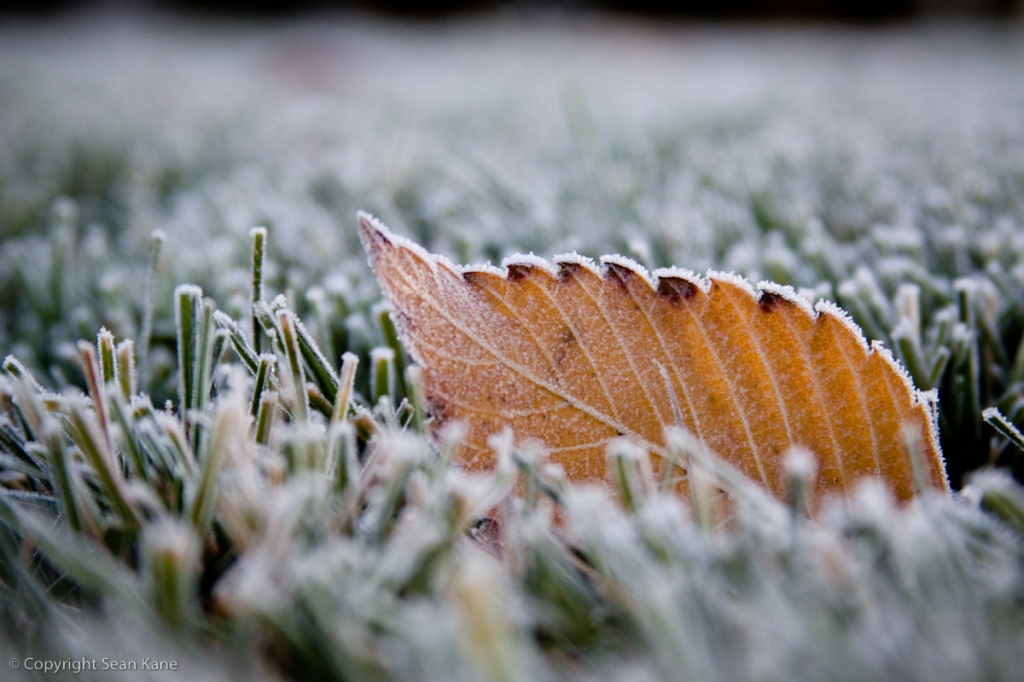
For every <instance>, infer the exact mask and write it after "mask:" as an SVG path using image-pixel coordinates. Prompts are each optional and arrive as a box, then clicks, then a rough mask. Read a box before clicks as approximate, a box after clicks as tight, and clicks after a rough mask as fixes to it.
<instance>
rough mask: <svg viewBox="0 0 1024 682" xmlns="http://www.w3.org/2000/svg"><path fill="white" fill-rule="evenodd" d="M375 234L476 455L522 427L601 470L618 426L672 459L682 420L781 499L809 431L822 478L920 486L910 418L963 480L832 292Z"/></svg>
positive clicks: (927, 406)
mask: <svg viewBox="0 0 1024 682" xmlns="http://www.w3.org/2000/svg"><path fill="white" fill-rule="evenodd" d="M359 230H360V236H361V238H362V240H363V244H364V246H365V247H366V250H367V252H368V253H369V260H370V265H371V267H372V268H373V270H374V272H375V273H376V275H377V279H378V280H379V281H380V285H381V288H382V289H383V291H384V294H385V295H386V296H387V298H388V300H389V301H390V302H391V304H392V306H393V307H394V311H393V313H392V315H393V317H394V320H395V324H396V326H397V328H398V330H399V333H400V335H401V338H402V342H403V343H404V344H405V347H406V349H408V351H409V353H410V354H411V355H412V357H413V359H414V360H415V361H416V362H417V363H419V364H420V365H422V368H423V374H422V376H423V389H424V393H425V396H426V399H427V402H428V405H429V407H430V410H431V412H432V415H433V417H434V419H435V421H436V422H437V423H443V422H445V421H447V420H458V421H461V422H463V423H464V424H465V425H466V428H467V437H466V443H465V449H464V454H463V462H462V464H463V465H464V466H466V467H468V468H489V467H491V466H493V464H494V453H493V450H492V449H491V448H490V447H488V445H487V440H488V438H489V437H490V436H491V435H492V434H495V433H498V432H500V431H502V430H503V429H505V428H506V427H511V428H512V430H513V432H514V433H515V436H516V438H517V439H519V440H525V439H534V440H536V441H539V442H540V443H541V444H543V446H544V447H545V448H546V449H547V450H548V451H549V452H550V455H551V459H552V460H554V461H555V462H558V463H559V464H561V465H562V466H563V467H564V468H565V471H566V474H567V475H568V476H569V478H570V479H571V480H576V481H579V480H600V479H603V478H604V477H605V475H606V471H607V461H606V454H605V453H606V448H607V445H608V443H609V442H610V441H611V440H613V439H615V438H617V437H620V436H627V437H629V438H631V439H632V440H634V441H635V442H636V443H638V444H640V445H641V446H642V447H644V448H646V449H647V450H648V451H649V452H651V453H652V454H653V455H655V457H654V459H655V463H656V465H657V464H659V463H660V461H661V460H662V458H664V457H665V456H666V455H667V452H666V448H665V440H664V430H665V426H666V425H670V424H674V423H676V422H677V420H678V421H680V422H681V425H682V426H683V427H684V428H686V429H688V430H689V431H690V432H692V433H693V434H695V435H696V436H697V437H698V438H700V439H701V440H703V441H704V442H705V443H706V444H707V446H708V447H709V448H710V449H711V450H712V451H714V452H715V453H717V454H718V455H719V456H720V457H722V458H723V459H725V460H726V461H728V462H729V463H730V464H732V465H733V466H734V467H736V468H737V469H739V470H740V471H742V472H743V473H745V474H746V475H747V476H749V477H751V478H753V479H755V480H758V481H761V482H762V483H763V484H764V485H765V486H766V487H767V488H768V489H769V490H771V491H772V492H773V493H774V494H775V495H777V496H780V497H781V496H782V495H783V494H784V492H785V480H784V468H783V459H784V457H785V455H786V453H787V452H788V451H789V449H790V448H791V447H792V446H797V445H799V446H803V447H805V448H807V449H808V450H810V451H811V452H813V453H814V454H815V455H816V457H817V459H818V463H819V471H818V479H817V488H818V489H819V490H823V489H833V490H840V491H843V492H845V491H847V490H849V489H850V487H851V486H852V484H853V482H854V481H855V480H856V479H857V478H858V477H861V476H864V475H866V474H872V475H875V476H878V477H880V478H882V479H883V480H885V481H886V482H887V483H888V484H889V485H890V487H891V488H892V489H893V491H894V492H895V493H896V495H897V497H899V498H900V499H907V498H909V497H911V496H912V495H913V491H914V476H913V468H912V463H911V458H910V457H909V456H908V453H907V438H906V434H905V432H904V427H907V428H909V430H910V433H911V434H912V436H913V437H914V438H915V439H916V441H917V443H918V447H919V449H920V451H921V453H922V455H923V456H922V457H921V459H922V460H923V461H924V465H925V467H927V472H926V474H925V475H926V477H927V478H928V480H929V481H930V482H931V484H932V485H933V486H935V487H937V488H940V489H947V488H948V482H947V480H946V474H945V468H944V465H943V460H942V456H941V453H940V451H939V446H938V440H937V437H936V424H935V405H934V400H935V398H934V394H926V393H923V392H921V391H918V390H917V389H915V388H914V386H913V384H912V383H911V380H910V378H909V377H908V375H907V373H906V372H905V371H903V369H902V368H900V367H899V365H897V364H896V362H895V361H894V360H893V358H892V356H891V354H890V353H889V351H888V350H886V349H885V348H884V347H882V346H881V345H880V344H879V343H878V342H875V343H873V344H871V345H870V346H869V345H868V343H867V342H866V341H865V339H864V337H863V335H862V334H861V332H860V329H859V328H857V327H856V325H854V324H853V322H852V321H851V320H850V319H849V317H848V316H847V315H846V313H844V312H843V311H842V310H840V309H839V308H838V307H836V306H835V305H833V304H831V303H827V302H819V303H818V305H817V306H815V307H814V308H813V309H812V308H811V306H810V305H809V304H808V303H807V302H806V301H805V300H804V299H802V298H801V297H799V296H797V295H796V294H795V292H793V290H792V289H791V288H789V287H783V286H779V285H775V284H771V283H762V284H761V285H760V291H759V292H755V291H754V289H753V288H752V287H751V286H750V285H749V284H748V283H747V282H746V281H745V280H742V279H740V278H738V277H736V276H734V275H726V274H716V273H710V274H709V275H708V277H707V278H706V279H700V278H698V277H696V276H694V275H693V274H692V273H689V272H686V271H682V270H678V269H675V268H672V269H666V270H656V271H655V272H654V273H652V274H650V275H649V274H648V273H647V272H646V271H645V270H644V269H643V268H642V267H640V266H639V265H638V264H636V263H634V262H632V261H630V260H629V259H626V258H623V257H621V256H605V257H604V258H602V259H601V263H600V265H598V264H595V263H593V262H592V261H590V260H589V259H586V258H583V257H581V256H578V255H576V254H571V255H567V256H561V257H556V259H555V263H554V265H551V264H549V263H547V262H546V261H543V260H541V259H539V258H537V257H535V256H514V257H512V258H510V259H507V260H506V261H505V263H504V267H503V269H499V268H495V267H492V266H489V265H484V266H469V267H458V266H456V265H453V264H452V263H450V262H449V261H447V260H446V259H444V258H443V257H441V256H434V255H431V254H429V253H427V252H426V251H425V250H423V249H422V248H421V247H419V246H418V245H416V244H414V243H412V242H410V241H408V240H406V239H403V238H401V237H398V236H396V235H394V234H392V233H391V232H390V231H389V230H388V229H387V228H386V227H384V226H383V225H382V224H381V223H380V222H378V221H377V220H376V219H374V218H372V217H370V216H368V215H366V214H360V215H359Z"/></svg>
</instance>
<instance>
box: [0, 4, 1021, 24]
mask: <svg viewBox="0 0 1024 682" xmlns="http://www.w3.org/2000/svg"><path fill="white" fill-rule="evenodd" d="M502 9H511V10H516V11H527V12H575V11H580V10H582V11H603V12H613V13H621V14H627V15H637V16H649V17H652V18H665V19H688V18H693V19H726V20H729V19H738V20H786V21H805V20H806V21H854V22H885V21H899V20H905V19H915V18H927V17H936V16H938V17H943V16H953V17H965V16H966V17H977V18H1008V17H1020V16H1022V15H1024V0H888V1H886V0H681V1H679V2H663V1H659V0H633V1H629V0H592V1H590V2H585V1H582V0H575V1H574V0H563V1H554V2H538V1H536V0H535V1H533V2H529V1H521V2H508V1H507V0H506V1H504V2H503V1H501V0H435V1H434V2H415V1H410V0H0V13H2V14H5V15H8V16H12V15H20V16H24V17H48V16H53V15H60V14H68V13H81V12H89V11H95V10H100V11H105V12H108V13H115V12H122V11H124V12H136V13H138V12H153V11H155V12H170V13H188V14H209V15H237V16H247V17H253V16H255V17H261V16H263V17H268V18H273V17H283V16H288V15H294V14H303V13H309V12H333V11H360V12H370V13H377V14H383V15H389V16H401V17H409V18H425V19H430V18H445V17H450V16H452V15H457V14H474V13H483V12H493V11H496V10H502Z"/></svg>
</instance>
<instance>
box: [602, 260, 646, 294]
mask: <svg viewBox="0 0 1024 682" xmlns="http://www.w3.org/2000/svg"><path fill="white" fill-rule="evenodd" d="M601 265H603V266H604V272H605V276H606V277H608V278H609V279H611V280H612V281H614V282H618V283H619V284H621V285H623V286H625V285H627V284H628V283H629V280H630V279H632V278H634V277H639V278H640V279H641V280H642V281H644V282H646V283H647V286H648V287H650V288H651V289H654V282H652V281H651V275H650V273H648V272H647V268H645V267H644V266H642V265H640V264H639V263H637V262H636V261H635V260H633V259H632V258H627V257H625V256H619V255H612V256H601Z"/></svg>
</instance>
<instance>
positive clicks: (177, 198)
mask: <svg viewBox="0 0 1024 682" xmlns="http://www.w3.org/2000/svg"><path fill="white" fill-rule="evenodd" d="M71 28H74V27H68V26H63V27H62V26H60V25H58V26H56V27H50V28H48V29H42V28H39V27H31V26H20V27H15V29H12V30H11V37H10V40H7V41H5V43H4V44H3V45H2V46H0V88H3V90H4V91H5V92H10V93H15V95H12V96H11V97H7V98H3V99H2V100H0V150H2V151H0V239H2V242H3V248H2V249H0V294H2V295H0V301H2V303H0V348H2V349H3V350H4V352H5V353H10V355H8V356H7V359H6V360H5V361H4V363H3V374H2V377H0V619H2V626H0V633H2V634H0V639H2V640H3V641H4V648H3V649H4V651H5V652H8V651H9V652H13V653H11V656H15V655H16V656H18V657H19V659H24V658H26V657H29V656H31V657H34V658H35V659H36V660H40V661H41V660H51V661H58V662H59V661H67V664H66V666H65V667H66V668H68V667H70V666H71V665H72V662H73V661H75V660H80V659H82V658H83V657H84V658H85V659H89V660H91V659H96V660H97V661H101V660H102V659H103V658H104V657H106V658H109V659H111V660H113V661H129V660H131V661H135V662H136V663H139V662H141V661H142V660H143V659H144V658H146V657H149V658H151V659H154V660H161V661H171V660H173V661H175V662H176V663H177V666H178V668H179V670H178V672H177V673H176V674H179V675H181V676H182V677H185V676H186V675H187V676H189V677H191V678H193V679H203V678H209V679H220V678H237V677H239V676H242V675H246V676H250V675H251V676H261V677H268V678H277V677H286V678H297V679H307V678H309V679H312V678H317V679H320V678H325V679H409V678H415V679H446V680H447V679H508V680H513V679H523V680H536V679H555V678H568V677H573V678H576V677H580V678H584V679H621V678H623V677H629V678H634V679H640V680H645V679H651V680H655V679H701V680H711V679H729V680H733V679H751V680H774V679H793V678H799V679H807V678H811V679H829V680H845V679H850V680H859V679H893V680H897V679H898V680H907V679H922V680H925V679H927V680H940V679H950V680H954V679H955V680H961V679H1007V680H1010V679H1015V678H1016V677H1017V676H1018V675H1019V670H1018V669H1019V661H1018V659H1019V651H1020V649H1021V646H1022V645H1024V490H1022V488H1021V486H1020V485H1019V483H1018V482H1016V481H1015V479H1014V478H1013V474H1014V473H1016V474H1017V475H1018V476H1021V467H1022V463H1021V454H1020V452H1021V451H1020V449H1019V447H1018V446H1019V444H1020V427H1021V426H1022V422H1024V344H1022V334H1024V310H1022V301H1024V265H1022V264H1024V240H1022V239H1021V238H1020V236H1019V234H1020V226H1021V225H1022V224H1024V202H1021V197H1022V196H1024V129H1022V128H1021V126H1020V123H1019V121H1020V120H1021V119H1020V116H1019V112H1020V110H1021V106H1022V104H1024V102H1022V100H1021V96H1020V94H1019V92H1018V89H1016V88H1014V87H1013V85H1014V83H1016V82H1017V81H1016V79H1017V78H1018V76H1017V65H1018V64H1019V57H1020V56H1021V53H1022V52H1024V43H1022V42H1021V40H1020V37H1019V31H1016V29H1014V28H1004V29H994V28H984V27H981V28H977V27H976V28H974V29H970V28H968V29H959V30H952V29H949V28H941V27H940V28H934V27H933V28H928V27H923V28H922V27H917V28H914V27H910V28H906V27H904V28H900V29H894V30H892V31H890V32H873V33H866V34H863V35H858V36H851V35H848V34H845V33H842V32H837V31H833V32H823V30H820V29H819V30H817V31H815V30H806V31H791V32H786V31H783V30H780V29H777V30H776V32H775V33H744V32H742V31H739V30H735V31H733V30H723V29H716V30H712V29H703V30H702V31H697V32H695V33H692V34H688V33H685V32H683V33H682V34H680V35H681V36H682V37H679V36H676V40H675V41H672V40H669V39H668V38H666V37H665V36H662V39H661V42H656V43H655V47H654V48H652V51H651V52H649V53H642V54H639V55H635V54H633V53H630V54H633V56H630V57H628V58H624V59H625V61H623V59H620V58H619V57H620V55H621V53H619V52H617V51H616V50H617V48H615V47H614V46H615V45H616V44H619V45H621V41H627V42H628V41H629V40H630V39H631V36H632V37H633V38H635V34H634V33H631V31H637V30H638V29H636V28H630V27H626V29H622V28H619V29H613V28H611V27H609V26H607V25H604V24H602V23H600V22H594V21H589V22H584V24H583V26H582V28H581V30H582V31H583V32H584V34H583V35H582V36H580V35H577V34H573V33H572V32H569V31H567V30H565V29H564V27H560V26H558V25H551V24H543V23H542V24H539V25H536V26H533V27H532V29H531V30H524V29H521V28H520V29H515V28H512V29H508V28H507V27H505V28H502V27H501V26H498V25H496V24H493V23H487V22H485V23H482V24H479V25H470V26H461V27H448V28H445V27H440V28H435V29H430V30H425V31H423V32H419V33H414V34H413V33H410V32H409V31H408V29H406V28H402V27H395V26H388V25H384V26H382V25H375V24H372V23H367V22H362V23H356V24H355V25H348V26H345V25H332V26H327V27H313V26H311V25H303V24H299V25H295V26H290V27H277V28H263V29H255V28H251V27H250V28H238V27H227V30H224V31H223V32H222V33H219V34H218V33H215V32H204V30H203V29H201V28H197V27H195V26H193V27H191V28H189V27H188V26H186V25H182V24H177V25H173V24H172V25H171V26H169V27H168V26H163V27H161V26H154V25H147V24H143V25H137V26H129V27H127V30H126V31H125V32H124V33H122V34H120V35H122V36H123V37H120V38H115V37H113V36H115V35H118V34H116V33H115V32H113V31H112V29H111V28H110V27H109V26H108V27H104V26H98V27H96V26H92V27H90V26H84V27H82V26H79V27H77V30H79V31H80V32H81V35H76V34H75V33H74V31H72V30H71ZM222 28H223V27H222ZM449 30H450V31H451V32H452V33H451V34H448V33H446V31H449ZM431 31H433V32H431ZM993 33H995V34H996V35H995V36H993V35H992V34H993ZM453 36H454V38H453ZM253 38H259V41H255V42H254V41H253ZM684 38H685V39H686V40H683V39H684ZM995 38H998V40H996V39H995ZM40 40H41V41H42V43H41V45H42V47H41V48H33V47H32V45H34V44H37V43H38V42H39V41H40ZM311 41H312V42H311ZM317 41H320V42H319V43H318V42H317ZM615 41H620V42H619V43H616V42H615ZM679 41H683V42H684V43H685V44H686V45H691V47H690V48H685V49H684V48H683V47H680V45H679ZM686 41H690V42H686ZM257 42H258V45H257V44H256V43H257ZM311 44H313V45H319V47H313V48H310V47H309V45H311ZM57 45H59V46H61V48H62V51H57V50H54V49H52V48H53V47H54V46H57ZM949 45H954V46H956V47H957V50H956V51H955V52H956V58H955V59H954V58H953V57H952V56H950V54H949V50H948V46H949ZM310 50H312V51H311V52H310ZM735 54H738V55H740V58H737V57H727V56H726V55H735ZM743 57H747V58H749V59H750V60H751V61H744V59H742V58H743ZM140 62H141V63H146V64H148V65H149V66H151V67H152V68H149V69H144V70H141V71H135V70H134V69H133V67H132V64H135V63H140ZM551 64H558V66H556V67H553V68H550V69H546V68H544V67H547V66H550V65H551ZM893 64H897V66H893ZM531 73H532V74H544V75H541V76H537V77H535V78H525V79H524V77H523V74H531ZM781 73H785V74H786V76H785V77H783V76H781V75H779V74H781ZM44 76H45V77H44ZM488 79H491V80H488ZM602 79H604V80H602ZM296 83H301V84H303V85H302V86H301V87H298V86H296V85H295V84H296ZM492 83H493V84H492ZM712 85H714V87H711V86H712ZM296 88H297V89H296ZM138 92H144V93H149V94H150V95H151V97H149V98H147V97H142V98H140V97H138V96H137V93H138ZM358 208H363V209H368V210H372V211H374V212H376V213H378V214H379V215H381V216H382V217H383V218H384V219H385V220H386V221H387V222H389V223H391V224H392V226H393V227H395V228H396V230H399V231H401V232H403V233H405V234H407V235H409V236H411V237H414V238H416V239H418V240H419V241H421V242H422V243H424V244H426V245H427V246H428V247H430V248H431V249H433V250H438V251H442V252H445V253H447V254H449V255H450V256H452V257H453V258H455V259H457V260H460V261H464V262H465V261H474V260H483V259H492V260H498V259H500V258H501V257H502V256H504V255H507V254H509V253H511V252H514V251H528V250H535V251H537V252H538V253H541V254H544V255H547V256H550V255H553V254H554V253H559V252H564V251H568V250H572V249H577V250H579V251H581V252H584V253H587V254H589V255H592V256H594V255H600V254H602V253H611V252H621V253H625V254H627V255H629V256H631V257H634V258H636V259H637V260H639V261H641V262H643V263H644V264H645V265H648V266H650V267H655V266H661V265H668V264H676V265H680V266H687V267H691V268H695V269H698V270H699V269H703V268H711V267H713V268H716V269H724V270H728V269H732V270H735V271H737V272H739V273H740V274H743V275H745V276H747V277H748V278H751V279H754V280H757V279H759V278H770V279H773V280H775V281H778V282H781V283H786V284H793V285H794V286H796V287H798V288H799V289H802V290H804V291H805V292H806V293H808V295H813V296H825V297H828V298H832V299H834V300H837V301H838V302H839V303H840V304H841V305H843V306H844V307H845V308H846V309H847V310H849V311H850V312H851V314H852V315H853V316H854V318H855V319H856V321H857V322H858V324H860V325H861V326H862V327H863V328H864V330H865V332H866V334H867V335H868V336H869V337H872V338H878V339H881V340H883V341H884V342H885V343H886V345H887V346H888V347H890V348H892V349H893V350H894V352H895V353H896V354H897V356H898V357H899V358H900V359H901V361H902V362H903V363H904V364H905V365H906V366H907V368H908V369H909V371H910V372H911V374H912V375H913V376H914V379H915V381H916V382H917V384H918V385H919V386H920V387H924V388H932V387H934V388H937V389H938V390H939V395H940V403H939V405H940V411H941V423H940V429H941V433H942V440H943V449H944V452H945V456H946V458H947V462H948V464H949V469H950V473H951V476H952V478H953V480H954V483H955V484H956V485H957V487H958V488H959V487H961V486H963V487H962V490H961V491H960V492H959V493H958V494H956V495H953V496H939V495H932V494H927V495H922V496H920V497H919V498H917V499H916V500H915V501H914V502H913V503H911V504H910V505H907V506H906V507H903V508H899V507H897V506H895V504H894V503H893V501H892V500H891V498H890V496H889V495H888V493H887V491H886V490H885V489H884V488H882V487H880V486H879V485H878V484H876V483H874V482H872V481H865V482H864V483H863V485H862V486H861V487H860V488H859V489H858V490H857V493H856V494H855V495H854V496H853V497H852V498H851V499H850V500H849V501H847V502H845V503H844V502H839V501H836V502H835V503H834V504H832V505H831V506H830V507H829V510H828V512H827V513H825V514H823V516H822V518H820V519H818V520H816V521H813V522H812V521H810V520H808V519H807V518H805V516H803V515H802V514H801V513H800V512H799V510H800V509H802V508H804V506H805V505H804V503H803V496H804V495H808V494H814V491H813V490H808V487H807V484H806V481H807V480H808V475H809V474H808V472H809V471H810V469H809V468H808V466H807V463H806V462H801V461H799V460H794V461H792V462H791V463H790V466H789V469H788V472H789V473H788V475H789V476H790V481H791V495H790V499H789V500H787V501H786V502H780V501H776V500H774V499H770V498H768V497H767V496H766V495H765V494H764V493H763V492H762V491H761V490H760V489H759V488H758V487H757V486H755V485H753V484H752V483H750V482H748V481H746V480H744V479H743V478H742V477H739V476H737V475H736V474H735V473H733V472H731V471H729V470H728V469H726V468H724V467H723V465H722V464H721V463H719V462H718V461H717V460H715V459H714V457H713V456H712V455H710V454H709V453H706V452H704V451H703V449H702V448H701V447H700V445H699V444H697V443H693V442H690V441H688V440H687V439H686V438H685V437H683V436H681V435H680V436H679V437H678V438H677V439H676V441H675V445H676V448H677V451H678V454H679V456H680V457H681V458H688V459H689V461H691V462H693V463H695V465H696V469H697V470H698V471H699V472H700V475H699V476H695V477H694V478H695V480H694V485H693V488H692V491H691V492H692V494H691V496H690V497H689V498H688V499H678V498H676V497H673V496H671V495H668V494H666V493H664V492H663V491H662V490H661V489H660V486H659V484H658V482H657V481H654V480H652V477H651V475H650V471H649V469H648V468H646V467H644V466H643V458H638V457H636V455H635V453H633V452H631V451H630V450H629V449H628V448H623V449H620V450H616V451H614V452H612V453H611V454H610V459H609V471H610V473H611V478H610V480H612V481H614V487H615V488H616V489H617V490H616V491H611V490H607V489H604V488H600V487H593V486H591V487H587V486H573V485H569V484H568V483H566V481H565V480H564V477H563V476H562V475H561V472H560V471H558V470H557V469H555V468H552V467H551V465H550V464H548V463H547V462H546V461H545V459H544V457H543V455H542V453H536V452H532V451H530V450H529V449H525V450H524V449H522V448H519V447H516V445H515V444H514V443H512V442H499V443H496V445H495V447H496V448H497V450H498V452H499V455H500V462H501V463H500V465H499V466H498V468H497V469H496V470H495V471H494V472H492V473H491V474H488V475H471V474H468V473H465V472H462V471H460V470H458V469H457V468H455V467H453V466H451V459H452V458H453V457H454V456H455V453H456V451H457V449H458V443H459V437H460V436H459V433H458V431H457V430H454V429H453V430H449V431H446V432H444V433H442V434H440V435H439V437H438V438H437V439H430V438H428V437H427V436H426V434H425V428H426V427H425V425H424V422H425V417H426V414H425V411H426V406H425V405H423V403H422V400H421V399H420V398H419V395H420V394H419V389H418V386H419V384H418V374H417V368H416V367H413V366H410V365H409V363H408V358H407V357H406V356H405V354H404V351H403V350H402V348H401V347H400V344H399V342H398V340H397V338H396V336H395V333H394V327H393V325H392V324H391V322H390V319H389V318H388V316H387V311H386V309H385V308H383V307H382V306H381V303H380V293H379V290H378V289H377V287H376V284H375V282H374V281H373V279H372V275H371V274H370V273H369V271H368V269H367V268H366V266H365V259H364V256H363V255H362V253H361V251H360V250H359V247H358V240H357V238H356V236H355V230H354V215H355V211H356V209H358ZM256 225H263V226H266V229H255V230H254V229H253V227H254V226H256ZM183 282H189V283H190V284H182V283H183ZM101 328H102V330H101ZM83 339H84V340H83ZM993 465H996V466H993ZM715 486H721V487H723V488H724V489H725V490H727V491H728V492H729V493H730V494H731V495H732V496H733V498H734V500H735V508H734V509H733V512H734V514H733V516H732V519H731V520H730V521H729V522H727V523H721V522H720V519H721V517H722V514H723V510H722V509H721V508H720V506H719V502H718V498H717V497H716V496H715V495H713V494H712V492H711V491H712V490H714V489H715ZM514 490H519V491H520V493H521V494H513V491H514ZM613 494H614V496H615V497H617V498H618V499H620V500H622V501H624V503H622V504H620V503H618V502H615V501H613ZM491 510H493V511H491ZM556 517H557V518H558V519H560V522H558V523H556V522H554V521H553V519H554V518H556ZM139 672H143V673H144V672H145V671H136V674H138V673H139ZM14 674H15V675H16V676H17V675H21V674H24V675H25V676H26V677H30V676H32V675H33V674H34V673H33V672H32V671H25V670H21V671H18V672H16V673H14ZM84 674H86V675H90V674H91V675H93V676H95V677H103V676H104V671H102V670H96V671H86V672H85V673H84ZM107 674H109V673H107ZM157 675H167V673H166V672H163V673H154V676H157Z"/></svg>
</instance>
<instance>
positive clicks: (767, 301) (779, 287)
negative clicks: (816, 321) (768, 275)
mask: <svg viewBox="0 0 1024 682" xmlns="http://www.w3.org/2000/svg"><path fill="white" fill-rule="evenodd" d="M757 290H758V296H757V305H758V307H759V308H761V310H763V311H765V312H772V311H774V310H777V309H778V308H779V307H780V306H782V305H786V304H789V305H794V306H796V307H797V308H798V309H800V310H802V311H803V312H804V313H805V314H806V315H807V316H808V317H810V318H813V317H814V308H812V307H811V303H810V301H808V300H807V299H806V298H804V297H803V296H801V295H800V294H799V293H797V291H796V289H794V288H793V287H791V286H789V285H788V284H776V283H775V282H768V281H764V282H758V283H757Z"/></svg>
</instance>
